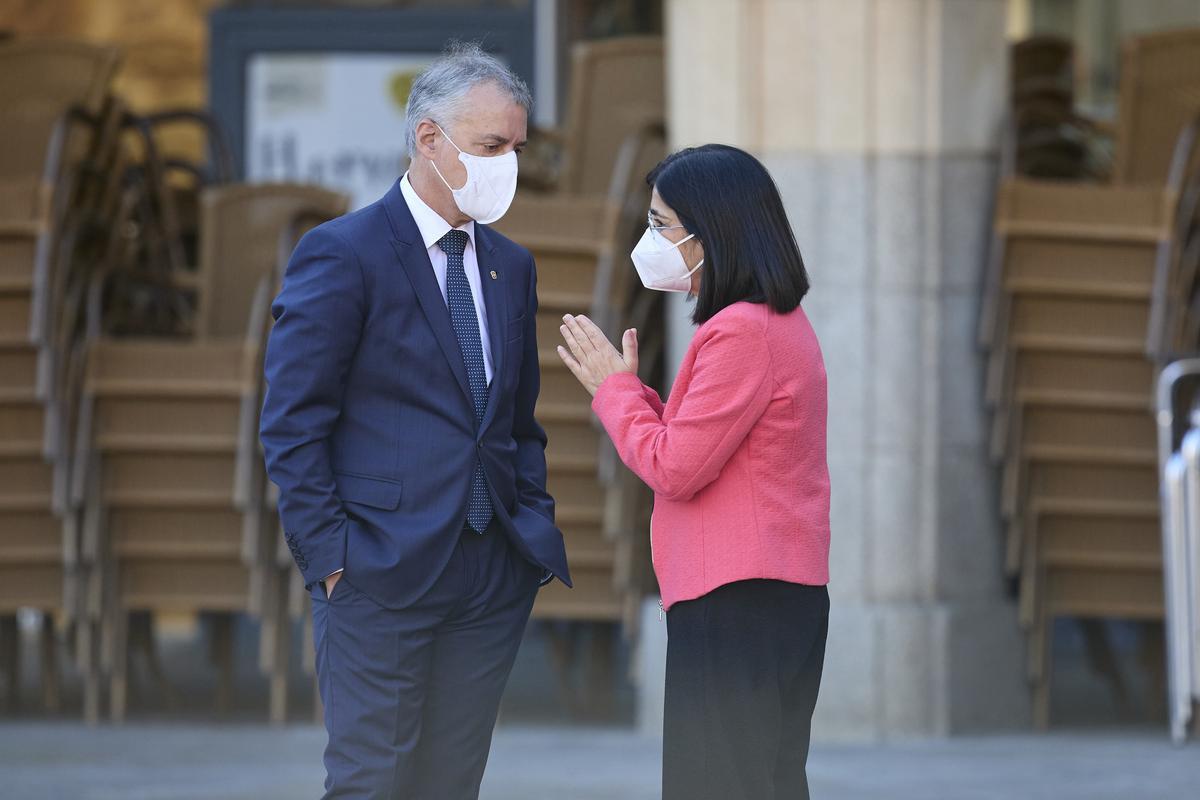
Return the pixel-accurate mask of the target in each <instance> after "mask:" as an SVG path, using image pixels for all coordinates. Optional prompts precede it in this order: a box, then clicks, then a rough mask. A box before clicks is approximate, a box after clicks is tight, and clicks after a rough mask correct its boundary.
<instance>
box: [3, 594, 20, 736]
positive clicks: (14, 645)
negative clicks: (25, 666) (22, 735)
mask: <svg viewBox="0 0 1200 800" xmlns="http://www.w3.org/2000/svg"><path fill="white" fill-rule="evenodd" d="M0 683H2V684H3V686H4V690H5V691H4V697H3V704H4V705H3V711H4V712H5V713H7V714H15V713H16V712H17V710H18V708H19V707H20V698H21V630H20V628H18V627H17V615H16V614H5V615H3V616H0Z"/></svg>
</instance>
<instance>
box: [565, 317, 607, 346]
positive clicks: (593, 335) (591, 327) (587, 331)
mask: <svg viewBox="0 0 1200 800" xmlns="http://www.w3.org/2000/svg"><path fill="white" fill-rule="evenodd" d="M574 319H575V322H576V323H577V324H578V326H579V329H580V331H582V332H583V335H584V336H586V337H587V340H588V341H589V342H591V345H592V347H594V348H596V352H598V353H607V352H613V351H615V350H616V348H615V347H613V346H612V343H611V342H609V341H608V337H607V336H605V335H604V331H602V330H600V326H599V325H597V324H596V323H594V322H592V321H591V320H590V319H588V318H587V317H585V316H578V317H575V318H574Z"/></svg>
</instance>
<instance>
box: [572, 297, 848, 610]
mask: <svg viewBox="0 0 1200 800" xmlns="http://www.w3.org/2000/svg"><path fill="white" fill-rule="evenodd" d="M826 404H827V399H826V387H825V365H824V361H823V359H822V357H821V348H820V345H819V344H818V342H817V337H816V335H815V334H814V333H813V330H812V326H811V325H810V324H809V322H808V317H807V316H806V315H805V314H804V312H803V310H801V309H800V308H797V309H796V310H795V311H793V312H791V313H790V314H776V313H775V312H773V311H771V310H770V309H769V308H768V307H767V306H765V305H762V304H757V303H735V304H734V305H732V306H729V307H728V308H725V309H723V310H722V311H721V312H720V313H718V314H716V315H715V316H714V317H713V318H712V319H710V320H709V321H708V322H706V323H704V324H703V325H702V326H700V328H699V330H697V331H696V335H695V337H694V338H693V340H692V343H691V345H690V346H689V347H688V351H687V354H686V355H685V356H684V359H683V364H682V366H681V367H680V369H679V374H678V376H677V377H676V378H675V384H674V386H673V387H672V389H671V394H670V397H669V399H668V402H667V404H666V406H665V407H664V405H663V402H662V400H661V399H660V398H659V396H658V394H657V393H656V392H655V391H654V390H653V389H650V388H649V387H647V386H645V385H644V384H643V383H642V382H641V381H640V380H638V378H637V377H636V376H634V375H632V374H629V373H618V374H615V375H612V376H610V377H609V378H608V379H607V380H605V381H604V383H603V384H602V385H601V386H600V388H599V390H598V391H597V392H596V397H595V399H594V401H593V402H592V409H593V410H594V411H595V412H596V415H597V416H598V417H599V418H600V421H601V422H602V423H603V424H604V427H605V429H606V430H607V431H608V434H609V436H611V437H612V440H613V443H614V444H615V445H616V448H617V452H618V453H620V456H621V459H622V460H623V461H624V462H625V463H626V464H627V465H628V466H629V468H630V469H632V470H633V471H634V473H636V474H637V475H638V477H640V478H641V479H642V480H643V481H645V482H646V484H647V485H649V486H650V488H651V489H653V490H654V517H653V521H652V523H651V534H650V541H651V550H652V554H653V555H652V558H653V561H654V571H655V573H656V574H657V576H658V582H659V587H660V589H661V590H662V598H663V606H664V607H665V608H670V607H671V605H673V604H674V603H678V602H680V601H683V600H693V599H695V598H697V597H700V596H701V595H704V594H707V593H708V592H710V591H712V590H713V589H716V588H717V587H719V586H722V585H724V584H727V583H731V582H733V581H740V580H747V579H751V578H771V579H775V580H782V581H789V582H792V583H803V584H810V585H817V586H823V585H825V584H827V583H828V582H829V469H828V466H827V464H826V459H825V421H826Z"/></svg>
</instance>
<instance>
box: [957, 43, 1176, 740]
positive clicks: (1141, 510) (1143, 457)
mask: <svg viewBox="0 0 1200 800" xmlns="http://www.w3.org/2000/svg"><path fill="white" fill-rule="evenodd" d="M1197 112H1200V31H1191V32H1181V33H1175V32H1173V33H1169V34H1155V35H1150V36H1144V37H1139V38H1135V39H1133V40H1131V41H1130V42H1128V43H1127V45H1126V48H1125V51H1124V54H1123V65H1122V83H1121V87H1120V108H1119V117H1118V120H1117V126H1116V131H1115V156H1114V159H1113V164H1112V175H1111V180H1110V181H1109V182H1107V183H1093V184H1088V183H1070V182H1065V181H1060V182H1052V181H1047V180H1039V179H1034V178H1031V177H1028V176H1026V175H1020V174H1017V173H1016V164H1017V162H1016V161H1015V160H1013V159H1008V160H1007V161H1006V167H1007V168H1008V169H1009V172H1008V173H1007V174H1005V175H1002V178H1001V185H1000V187H999V190H998V194H997V199H996V205H995V221H994V230H993V239H992V246H991V250H990V253H989V260H988V263H987V269H986V273H985V277H984V282H983V284H984V289H983V292H984V295H983V305H982V313H981V319H980V338H981V343H982V345H983V346H984V348H985V349H986V350H987V365H986V370H985V375H986V378H985V381H986V386H985V398H986V401H987V403H988V406H989V408H990V410H991V412H992V427H991V453H992V456H993V458H994V459H995V460H996V462H997V463H998V464H1000V467H1001V468H1000V473H1001V476H1002V478H1001V492H1000V494H1001V511H1002V516H1003V518H1004V520H1005V523H1006V563H1007V568H1008V571H1009V573H1010V574H1011V575H1013V576H1015V577H1017V578H1018V579H1019V580H1018V585H1019V598H1020V599H1019V608H1020V615H1021V622H1022V624H1023V626H1024V627H1025V628H1026V630H1027V631H1028V633H1029V642H1030V648H1029V673H1030V679H1031V682H1032V684H1033V687H1034V697H1035V719H1036V721H1037V723H1038V724H1039V725H1040V726H1043V727H1044V726H1045V725H1047V724H1048V723H1049V710H1050V688H1051V675H1052V667H1051V654H1052V650H1053V642H1052V634H1053V629H1054V625H1053V623H1054V620H1055V619H1056V618H1059V617H1075V618H1081V619H1110V618H1115V619H1132V620H1159V619H1161V618H1162V616H1163V584H1162V553H1161V546H1160V537H1159V521H1160V520H1159V503H1158V498H1159V496H1158V485H1159V484H1158V454H1157V452H1156V431H1155V418H1154V410H1153V409H1154V402H1153V387H1154V382H1155V376H1156V374H1157V371H1158V369H1159V368H1160V366H1161V360H1162V351H1163V348H1164V347H1165V346H1167V345H1166V341H1165V333H1164V331H1165V330H1166V329H1167V328H1168V327H1169V323H1168V317H1169V318H1170V320H1172V321H1174V320H1176V319H1177V315H1172V314H1169V313H1168V312H1167V309H1168V308H1174V307H1175V306H1176V305H1177V304H1176V303H1173V302H1172V301H1171V299H1170V298H1172V297H1174V294H1175V288H1174V287H1175V284H1177V283H1178V281H1177V279H1176V277H1175V276H1174V275H1168V274H1166V272H1164V270H1166V267H1164V263H1165V262H1164V258H1166V256H1165V255H1164V254H1170V253H1172V252H1174V250H1175V242H1176V239H1177V237H1178V232H1177V226H1176V225H1175V224H1174V220H1175V216H1176V209H1177V206H1178V204H1179V198H1180V189H1181V187H1182V186H1183V185H1184V183H1185V182H1186V181H1185V176H1186V175H1187V174H1188V173H1189V171H1190V170H1191V169H1193V168H1194V166H1195V158H1194V155H1195V147H1194V140H1193V139H1192V138H1191V136H1192V134H1191V133H1190V131H1192V128H1190V127H1189V125H1191V123H1192V119H1193V115H1195V114H1196V113H1197ZM1181 134H1182V135H1181ZM1177 142H1178V146H1177ZM1173 157H1174V158H1175V159H1176V160H1175V166H1174V168H1172V158H1173ZM1170 324H1174V323H1173V322H1171V323H1170ZM1171 346H1173V344H1172V345H1171Z"/></svg>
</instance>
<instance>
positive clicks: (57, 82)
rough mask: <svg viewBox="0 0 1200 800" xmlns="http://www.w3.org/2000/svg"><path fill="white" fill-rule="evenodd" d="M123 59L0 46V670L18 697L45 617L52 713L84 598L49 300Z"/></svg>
mask: <svg viewBox="0 0 1200 800" xmlns="http://www.w3.org/2000/svg"><path fill="white" fill-rule="evenodd" d="M117 63H118V58H117V54H116V52H115V51H114V50H113V49H111V48H107V47H97V46H92V45H86V44H81V43H76V42H66V41H53V40H34V41H28V40H20V39H9V40H5V41H4V42H2V43H0V107H3V109H4V146H3V147H0V531H2V535H0V638H2V639H3V641H2V642H0V651H3V653H4V656H5V658H4V663H3V664H0V669H3V672H4V675H3V676H2V680H3V682H4V683H5V684H7V686H8V689H9V699H10V700H12V699H13V698H14V697H15V694H16V691H17V689H18V683H19V676H18V671H17V668H18V664H19V649H18V634H17V627H16V618H15V613H16V610H17V609H18V608H19V607H31V608H35V609H39V610H41V611H43V612H45V614H46V616H45V617H44V627H43V642H42V678H43V688H44V696H45V701H46V704H47V705H48V706H49V707H54V706H55V705H56V704H57V702H58V695H57V685H58V675H57V665H56V660H55V654H56V643H55V640H54V620H53V617H52V616H51V614H59V615H60V616H61V617H62V618H63V619H64V620H65V621H67V622H73V621H74V618H75V616H74V612H75V610H76V598H77V594H76V593H75V592H74V591H73V589H74V587H75V582H74V579H75V577H76V575H75V572H74V569H73V565H74V563H75V555H76V548H75V542H74V541H73V540H72V539H70V538H69V537H64V534H63V526H62V523H61V518H60V516H59V513H58V512H60V511H61V504H60V503H56V502H55V501H56V492H55V486H56V481H55V478H56V475H57V476H61V475H62V474H63V469H62V468H61V467H62V465H61V463H59V464H56V458H57V457H58V455H59V454H60V451H59V450H58V448H57V447H56V445H55V441H54V437H53V429H54V425H53V422H52V420H53V411H52V409H53V406H54V403H55V401H56V394H55V391H54V387H53V385H52V381H51V380H50V376H51V374H52V364H51V359H50V357H49V356H50V353H51V352H52V348H53V346H54V337H53V328H54V325H53V322H54V320H53V312H54V309H53V308H52V307H51V306H50V305H49V304H48V297H49V290H50V287H51V286H52V284H53V283H54V281H55V279H56V274H55V268H56V267H57V266H58V265H59V264H60V262H61V261H62V259H63V256H64V253H68V254H69V248H68V247H67V244H68V243H69V242H70V241H71V232H70V231H69V230H68V229H69V226H70V225H71V224H73V220H74V218H73V217H72V216H71V214H73V213H74V212H75V211H76V210H78V205H77V204H78V203H79V202H80V186H81V183H82V181H81V174H82V173H81V165H82V164H83V162H85V161H86V160H87V159H88V158H89V157H91V156H93V155H94V150H93V148H94V146H95V145H96V142H97V139H99V138H101V137H100V135H99V132H98V131H99V127H100V119H101V117H102V115H103V112H104V108H105V103H106V98H107V96H108V89H109V84H110V82H111V80H112V77H113V74H114V72H115V70H116V67H117ZM56 466H57V467H58V468H57V469H56ZM60 486H61V482H60ZM58 499H61V493H60V496H59V498H58Z"/></svg>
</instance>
